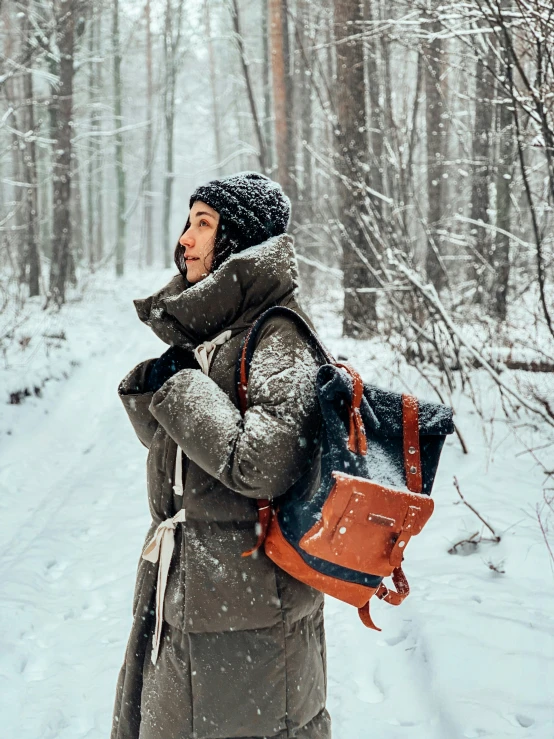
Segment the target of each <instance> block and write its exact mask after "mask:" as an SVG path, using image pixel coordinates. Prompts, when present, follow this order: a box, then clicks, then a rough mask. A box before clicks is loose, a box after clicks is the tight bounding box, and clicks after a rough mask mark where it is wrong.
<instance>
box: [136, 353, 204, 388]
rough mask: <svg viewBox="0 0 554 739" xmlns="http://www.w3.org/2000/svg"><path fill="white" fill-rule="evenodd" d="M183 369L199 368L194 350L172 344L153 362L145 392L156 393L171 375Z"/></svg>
mask: <svg viewBox="0 0 554 739" xmlns="http://www.w3.org/2000/svg"><path fill="white" fill-rule="evenodd" d="M183 369H198V362H197V361H196V359H195V358H194V354H193V352H192V351H191V350H190V349H183V347H181V346H170V347H169V349H168V350H167V351H165V352H164V353H163V354H162V355H161V357H159V359H157V360H156V361H155V362H153V363H152V366H151V367H150V371H149V373H148V376H147V378H146V383H145V392H154V393H155V392H156V390H159V389H160V388H161V386H162V385H163V384H164V383H165V382H166V381H167V380H169V378H170V377H173V375H174V374H176V373H177V372H180V371H181V370H183Z"/></svg>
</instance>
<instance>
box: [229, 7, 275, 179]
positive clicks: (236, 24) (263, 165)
mask: <svg viewBox="0 0 554 739" xmlns="http://www.w3.org/2000/svg"><path fill="white" fill-rule="evenodd" d="M233 30H234V32H235V39H236V42H237V46H238V50H239V54H240V62H241V68H242V74H243V77H244V83H245V85H246V93H247V95H248V103H249V105H250V113H251V114H252V121H253V123H254V131H255V134H256V140H257V142H258V152H259V153H258V160H259V163H260V169H261V170H262V172H267V149H266V142H265V140H264V135H263V130H262V126H261V123H260V117H259V115H258V110H257V107H256V100H255V97H254V87H253V84H252V77H251V74H250V68H249V65H248V61H247V59H246V51H245V48H244V39H243V37H242V30H241V22H240V9H239V4H238V0H233Z"/></svg>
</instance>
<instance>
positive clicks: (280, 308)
mask: <svg viewBox="0 0 554 739" xmlns="http://www.w3.org/2000/svg"><path fill="white" fill-rule="evenodd" d="M275 316H284V317H286V318H290V319H291V320H293V321H294V322H295V323H296V325H297V326H298V327H299V328H300V329H302V331H303V332H304V333H305V335H306V336H307V338H308V340H309V341H310V343H311V344H312V346H313V347H314V348H315V349H316V350H317V351H318V352H319V353H320V355H321V356H322V358H323V359H324V360H325V362H328V363H329V364H332V363H334V361H335V360H334V359H333V356H332V354H331V353H330V352H329V351H328V350H327V348H326V347H325V345H324V344H323V342H322V341H321V339H320V338H319V336H317V334H316V333H315V332H314V331H313V330H312V328H311V327H310V326H309V325H308V323H307V322H306V321H305V320H304V319H303V318H302V316H301V315H299V314H298V313H297V312H296V311H295V310H293V309H292V308H287V307H286V306H284V305H274V306H272V307H271V308H268V309H267V310H266V311H264V312H263V313H262V314H261V315H260V316H258V318H257V319H256V320H255V321H254V323H253V324H252V326H251V327H250V329H249V331H248V333H247V334H246V336H245V337H244V341H243V344H242V347H241V351H240V354H239V357H238V360H237V367H236V374H235V377H236V382H237V391H238V396H239V404H240V411H241V413H242V415H244V414H245V413H246V407H247V404H246V391H247V387H248V377H249V374H250V364H251V363H252V357H253V356H254V349H255V347H256V339H257V337H258V334H259V333H260V329H261V328H262V326H263V325H264V324H265V323H266V321H267V320H268V319H269V318H273V317H275Z"/></svg>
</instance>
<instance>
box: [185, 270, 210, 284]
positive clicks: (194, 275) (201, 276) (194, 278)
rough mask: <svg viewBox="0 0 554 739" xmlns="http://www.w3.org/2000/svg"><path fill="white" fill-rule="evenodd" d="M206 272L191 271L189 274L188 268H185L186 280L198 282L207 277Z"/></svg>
mask: <svg viewBox="0 0 554 739" xmlns="http://www.w3.org/2000/svg"><path fill="white" fill-rule="evenodd" d="M207 276H208V275H207V274H203V273H198V272H193V273H192V274H190V272H189V270H187V280H188V281H189V282H191V283H193V284H195V283H196V282H200V280H203V279H204V278H205V277H207Z"/></svg>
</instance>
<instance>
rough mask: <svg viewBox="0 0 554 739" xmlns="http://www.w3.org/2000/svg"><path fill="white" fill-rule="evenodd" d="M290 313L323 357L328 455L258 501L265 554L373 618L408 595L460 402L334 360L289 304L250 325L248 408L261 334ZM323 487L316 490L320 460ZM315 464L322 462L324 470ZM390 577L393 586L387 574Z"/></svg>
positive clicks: (323, 451)
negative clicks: (278, 492)
mask: <svg viewBox="0 0 554 739" xmlns="http://www.w3.org/2000/svg"><path fill="white" fill-rule="evenodd" d="M277 315H280V316H286V317H288V318H290V319H291V320H293V321H294V322H295V323H296V324H297V325H298V326H299V327H300V328H301V330H302V331H303V332H304V333H305V334H306V336H307V337H308V339H309V341H310V343H311V344H312V345H313V346H314V348H315V349H316V350H317V351H318V353H319V354H320V355H321V357H322V358H323V360H324V362H325V364H323V365H321V366H320V367H319V370H318V373H317V378H316V394H317V399H318V402H319V406H320V410H321V417H322V428H321V447H320V454H319V455H317V456H316V457H315V458H314V460H313V461H312V463H311V465H310V469H308V470H306V471H305V472H304V474H303V475H302V476H301V477H300V479H299V480H297V482H296V483H294V485H293V486H292V487H291V488H290V489H289V490H288V491H287V493H286V494H285V495H283V496H280V497H279V499H278V500H276V501H275V504H273V503H272V502H271V501H270V500H258V501H257V503H258V524H257V533H258V539H257V542H256V544H255V546H254V547H253V549H251V550H249V551H248V552H244V553H243V556H250V555H252V554H253V553H254V552H256V551H257V550H258V549H259V548H260V547H261V546H263V547H264V550H265V553H266V555H267V556H268V557H269V558H270V559H271V560H272V561H273V562H274V563H275V564H276V565H278V566H279V567H281V568H282V569H283V570H285V571H286V572H288V573H289V574H290V575H292V577H295V578H296V579H298V580H300V581H302V582H303V583H305V584H307V585H310V586H311V587H313V588H315V589H316V590H319V591H322V592H323V593H326V594H327V595H331V596H333V597H335V598H338V599H339V600H342V601H344V602H346V603H349V604H350V605H353V606H355V607H356V608H358V613H359V616H360V618H361V620H362V622H363V623H364V625H365V626H367V627H369V628H372V629H376V630H377V631H380V629H379V628H378V627H377V626H376V625H375V624H374V622H373V620H372V618H371V615H370V611H369V601H370V599H371V598H372V597H373V596H374V595H375V596H377V598H379V599H381V600H384V601H386V602H387V603H390V604H392V605H399V604H400V603H401V602H402V601H403V600H404V599H405V598H406V596H407V595H408V594H409V592H410V591H409V585H408V581H407V579H406V577H405V575H404V572H403V570H402V561H403V559H404V551H405V549H406V546H407V544H408V542H409V540H410V538H411V537H412V536H415V535H416V534H419V533H420V532H421V530H422V529H423V527H424V526H425V524H426V523H427V521H428V520H429V517H430V516H431V514H432V512H433V500H432V499H431V498H430V497H429V495H430V493H431V488H432V486H433V481H434V479H435V474H436V471H437V466H438V463H439V457H440V453H441V450H442V447H443V444H444V440H445V437H446V435H447V434H451V433H452V432H453V430H454V426H453V422H452V409H451V408H448V407H447V406H444V405H440V404H437V403H429V402H419V401H418V400H417V398H415V397H414V396H412V395H407V394H403V395H401V394H399V393H394V392H390V391H387V390H382V389H380V388H378V387H375V386H374V385H370V384H364V383H363V382H362V379H361V377H360V375H359V374H358V373H357V372H356V370H355V369H354V368H353V367H351V366H350V365H349V364H345V363H341V362H336V361H335V360H334V359H333V357H332V356H331V354H330V353H329V352H328V351H327V349H326V348H325V347H324V345H323V344H322V343H321V341H320V339H319V338H318V337H317V336H316V334H315V333H314V332H313V331H312V329H311V328H310V327H309V326H308V324H307V323H306V321H305V320H304V319H303V318H302V317H301V316H300V315H299V314H298V313H296V312H295V311H293V310H291V309H290V308H286V307H285V306H273V307H271V308H269V309H268V310H266V311H265V312H264V313H262V314H261V315H260V316H259V318H258V319H257V320H256V321H255V323H254V324H253V325H252V327H251V328H250V330H249V332H248V333H247V334H246V336H245V339H244V341H243V345H242V348H241V352H240V354H239V357H238V361H237V368H236V381H237V391H238V396H239V406H240V410H241V413H242V414H243V415H244V413H245V412H246V407H247V399H246V394H247V387H248V375H249V371H250V363H251V361H252V357H253V354H254V348H255V344H256V338H257V336H258V334H259V331H260V329H261V327H262V326H263V324H264V323H265V322H266V321H267V320H268V319H269V318H271V317H273V316H277ZM314 464H317V465H319V467H320V469H319V478H318V479H319V487H318V489H317V490H316V491H315V493H313V492H312V493H311V492H310V491H313V483H312V481H313V479H314V470H313V465H314ZM316 472H317V470H316ZM388 576H392V582H393V585H394V588H392V587H387V586H386V585H385V584H384V582H383V580H384V578H385V577H388Z"/></svg>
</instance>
